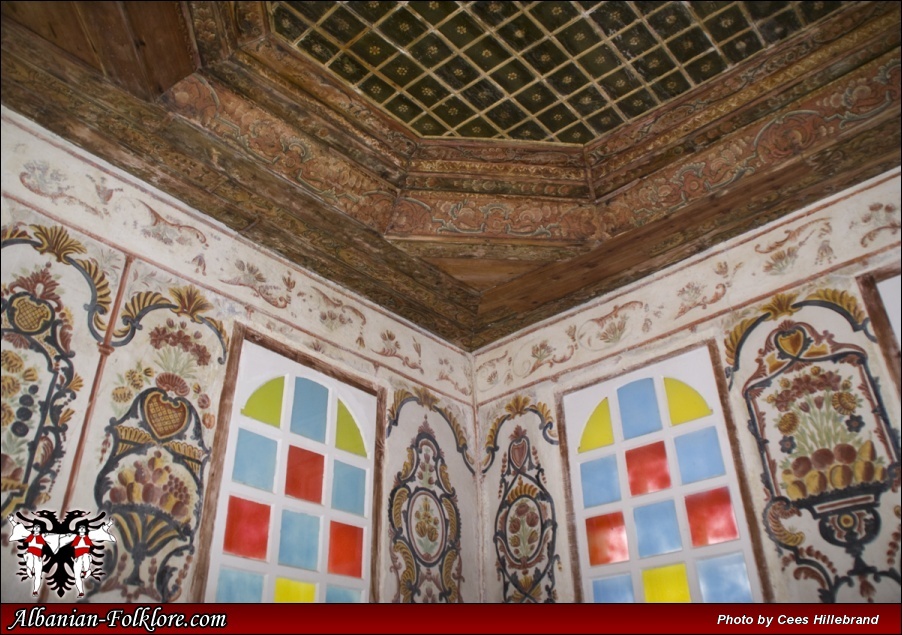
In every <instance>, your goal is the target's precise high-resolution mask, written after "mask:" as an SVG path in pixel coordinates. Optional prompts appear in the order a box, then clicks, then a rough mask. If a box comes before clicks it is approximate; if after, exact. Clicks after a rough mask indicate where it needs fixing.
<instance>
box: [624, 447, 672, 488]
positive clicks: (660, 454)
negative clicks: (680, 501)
mask: <svg viewBox="0 0 902 635" xmlns="http://www.w3.org/2000/svg"><path fill="white" fill-rule="evenodd" d="M625 454H626V472H627V475H628V476H629V480H630V494H632V495H633V496H637V495H639V494H648V493H649V492H657V491H660V490H662V489H667V488H668V487H670V468H669V467H668V466H667V450H666V449H664V442H663V441H658V442H657V443H652V444H649V445H643V446H642V447H641V448H634V449H632V450H627V451H626V453H625Z"/></svg>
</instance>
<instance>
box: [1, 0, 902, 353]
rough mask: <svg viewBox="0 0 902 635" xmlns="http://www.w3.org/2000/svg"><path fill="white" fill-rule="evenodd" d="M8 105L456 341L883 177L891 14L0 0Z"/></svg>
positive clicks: (894, 18) (893, 138)
mask: <svg viewBox="0 0 902 635" xmlns="http://www.w3.org/2000/svg"><path fill="white" fill-rule="evenodd" d="M2 18H3V25H2V52H3V56H2V91H3V92H2V99H3V103H4V105H6V106H7V107H9V108H11V109H13V110H16V111H17V112H20V113H22V114H23V115H25V116H27V117H29V118H31V119H33V120H35V121H37V122H38V123H40V124H41V125H43V126H45V127H47V128H48V129H50V130H52V131H54V132H56V133H57V134H60V135H61V136H62V137H64V138H66V139H68V140H70V141H73V142H74V143H76V144H78V145H80V146H82V147H84V148H86V149H87V150H89V151H91V152H93V153H95V154H97V155H98V156H100V157H103V158H104V159H106V160H108V161H110V162H111V163H113V164H114V165H117V166H118V167H121V168H123V169H125V170H127V171H129V172H131V173H132V174H134V175H135V176H137V177H138V178H141V179H143V180H145V181H147V182H149V183H151V184H153V185H155V186H157V187H159V188H160V189H162V190H164V191H166V192H168V193H169V194H172V195H173V196H176V197H178V198H180V199H181V200H183V201H185V202H186V203H187V204H189V205H191V206H193V207H195V208H197V209H198V210H200V211H202V212H204V213H205V214H208V215H209V216H211V217H212V218H214V219H216V220H218V221H220V222H222V223H224V224H225V225H226V226H228V227H230V228H232V229H233V230H234V231H236V232H238V233H240V234H242V235H243V236H245V237H246V238H248V239H250V240H253V241H255V242H257V243H258V244H260V245H261V246H263V247H265V248H267V249H271V250H273V251H274V252H276V253H278V254H280V255H282V256H284V257H285V258H288V259H289V260H291V261H293V262H295V263H297V264H298V265H299V266H302V267H305V268H307V269H309V270H311V271H314V272H316V273H318V274H320V275H323V276H325V277H328V278H330V279H332V280H334V281H335V282H337V283H339V284H341V285H343V286H345V287H347V288H348V289H350V290H352V291H355V292H357V293H359V294H361V295H362V296H364V297H366V298H368V299H370V300H372V301H374V302H376V303H378V304H380V305H381V306H383V307H385V308H386V309H388V310H390V311H393V312H394V313H396V314H398V315H400V316H402V317H404V318H407V319H409V320H411V321H413V322H414V323H416V324H418V325H420V326H421V327H423V328H425V329H427V330H429V331H431V332H433V333H435V334H436V335H438V336H440V337H442V338H444V339H446V340H448V341H449V342H452V343H455V344H457V345H459V346H461V347H462V348H464V349H466V350H475V349H478V348H480V347H483V346H485V345H487V344H490V343H492V342H494V341H495V340H497V339H499V338H501V337H504V336H506V335H509V334H511V333H513V332H515V331H517V330H519V329H522V328H525V327H527V326H530V325H532V324H534V323H536V322H538V321H541V320H543V319H546V318H548V317H551V316H553V315H555V314H557V313H559V312H561V311H564V310H567V309H570V308H572V307H574V306H576V305H578V304H580V303H583V302H586V301H589V300H591V299H593V298H596V297H599V296H601V295H603V294H606V293H610V292H612V291H615V290H616V289H618V288H620V287H622V286H623V285H625V284H629V283H631V282H633V281H636V280H639V279H641V278H642V277H644V276H647V275H650V274H653V273H655V272H657V271H659V270H661V269H662V268H664V267H667V266H670V265H672V264H674V263H677V262H679V261H681V260H682V259H684V258H686V257H688V256H691V255H693V254H695V253H698V252H699V251H701V250H704V249H707V248H709V247H712V246H715V245H717V244H719V243H720V242H722V241H724V240H727V239H729V238H732V237H734V236H737V235H739V234H741V233H743V232H745V231H748V230H750V229H752V228H754V227H758V226H760V225H762V224H764V223H767V222H770V221H772V220H775V219H777V218H779V217H780V216H781V215H784V214H787V213H789V212H791V211H793V210H795V209H798V208H799V207H800V206H803V205H805V204H807V203H810V202H813V201H815V200H817V199H819V198H822V197H824V196H826V195H828V194H830V193H832V192H835V191H838V190H840V189H842V188H846V187H849V186H852V185H854V184H856V183H859V182H861V181H863V180H865V179H867V178H870V177H872V176H875V175H877V174H879V173H881V172H883V171H885V170H888V169H890V168H892V167H895V166H898V165H899V164H900V145H902V143H900V142H902V140H900V100H902V95H900V92H902V91H900V5H899V3H897V2H717V3H713V2H639V1H631V2H626V1H609V2H417V3H408V2H376V3H373V2H142V3H134V2H105V3H100V2H56V3H32V2H4V3H3V5H2Z"/></svg>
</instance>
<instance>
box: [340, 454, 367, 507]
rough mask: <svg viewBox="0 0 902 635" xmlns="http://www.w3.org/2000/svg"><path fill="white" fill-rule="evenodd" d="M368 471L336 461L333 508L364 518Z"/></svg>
mask: <svg viewBox="0 0 902 635" xmlns="http://www.w3.org/2000/svg"><path fill="white" fill-rule="evenodd" d="M365 492H366V471H365V470H362V469H360V468H359V467H354V466H353V465H348V464H347V463H342V462H341V461H335V466H334V467H333V478H332V507H333V508H335V509H340V510H342V511H346V512H350V513H352V514H357V515H359V516H363V511H364V502H365V501H364V498H365V496H364V493H365Z"/></svg>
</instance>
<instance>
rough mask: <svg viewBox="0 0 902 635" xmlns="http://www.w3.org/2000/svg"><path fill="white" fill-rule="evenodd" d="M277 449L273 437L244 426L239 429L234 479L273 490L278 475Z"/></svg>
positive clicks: (233, 471) (233, 469)
mask: <svg viewBox="0 0 902 635" xmlns="http://www.w3.org/2000/svg"><path fill="white" fill-rule="evenodd" d="M277 449H278V444H277V443H276V442H275V441H274V440H273V439H269V438H267V437H264V436H261V435H259V434H255V433H253V432H250V431H248V430H245V429H244V428H241V429H240V430H238V444H237V446H236V448H235V464H234V466H233V467H232V480H233V481H235V482H237V483H244V484H245V485H250V486H251V487H256V488H258V489H262V490H266V491H267V492H271V491H272V486H273V480H274V479H275V475H276V450H277Z"/></svg>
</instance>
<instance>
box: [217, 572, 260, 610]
mask: <svg viewBox="0 0 902 635" xmlns="http://www.w3.org/2000/svg"><path fill="white" fill-rule="evenodd" d="M216 601H217V602H245V603H254V604H255V603H258V602H262V601H263V576H262V575H260V574H259V573H251V572H250V571H237V570H235V569H226V568H223V569H220V571H219V582H218V584H217V585H216Z"/></svg>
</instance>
